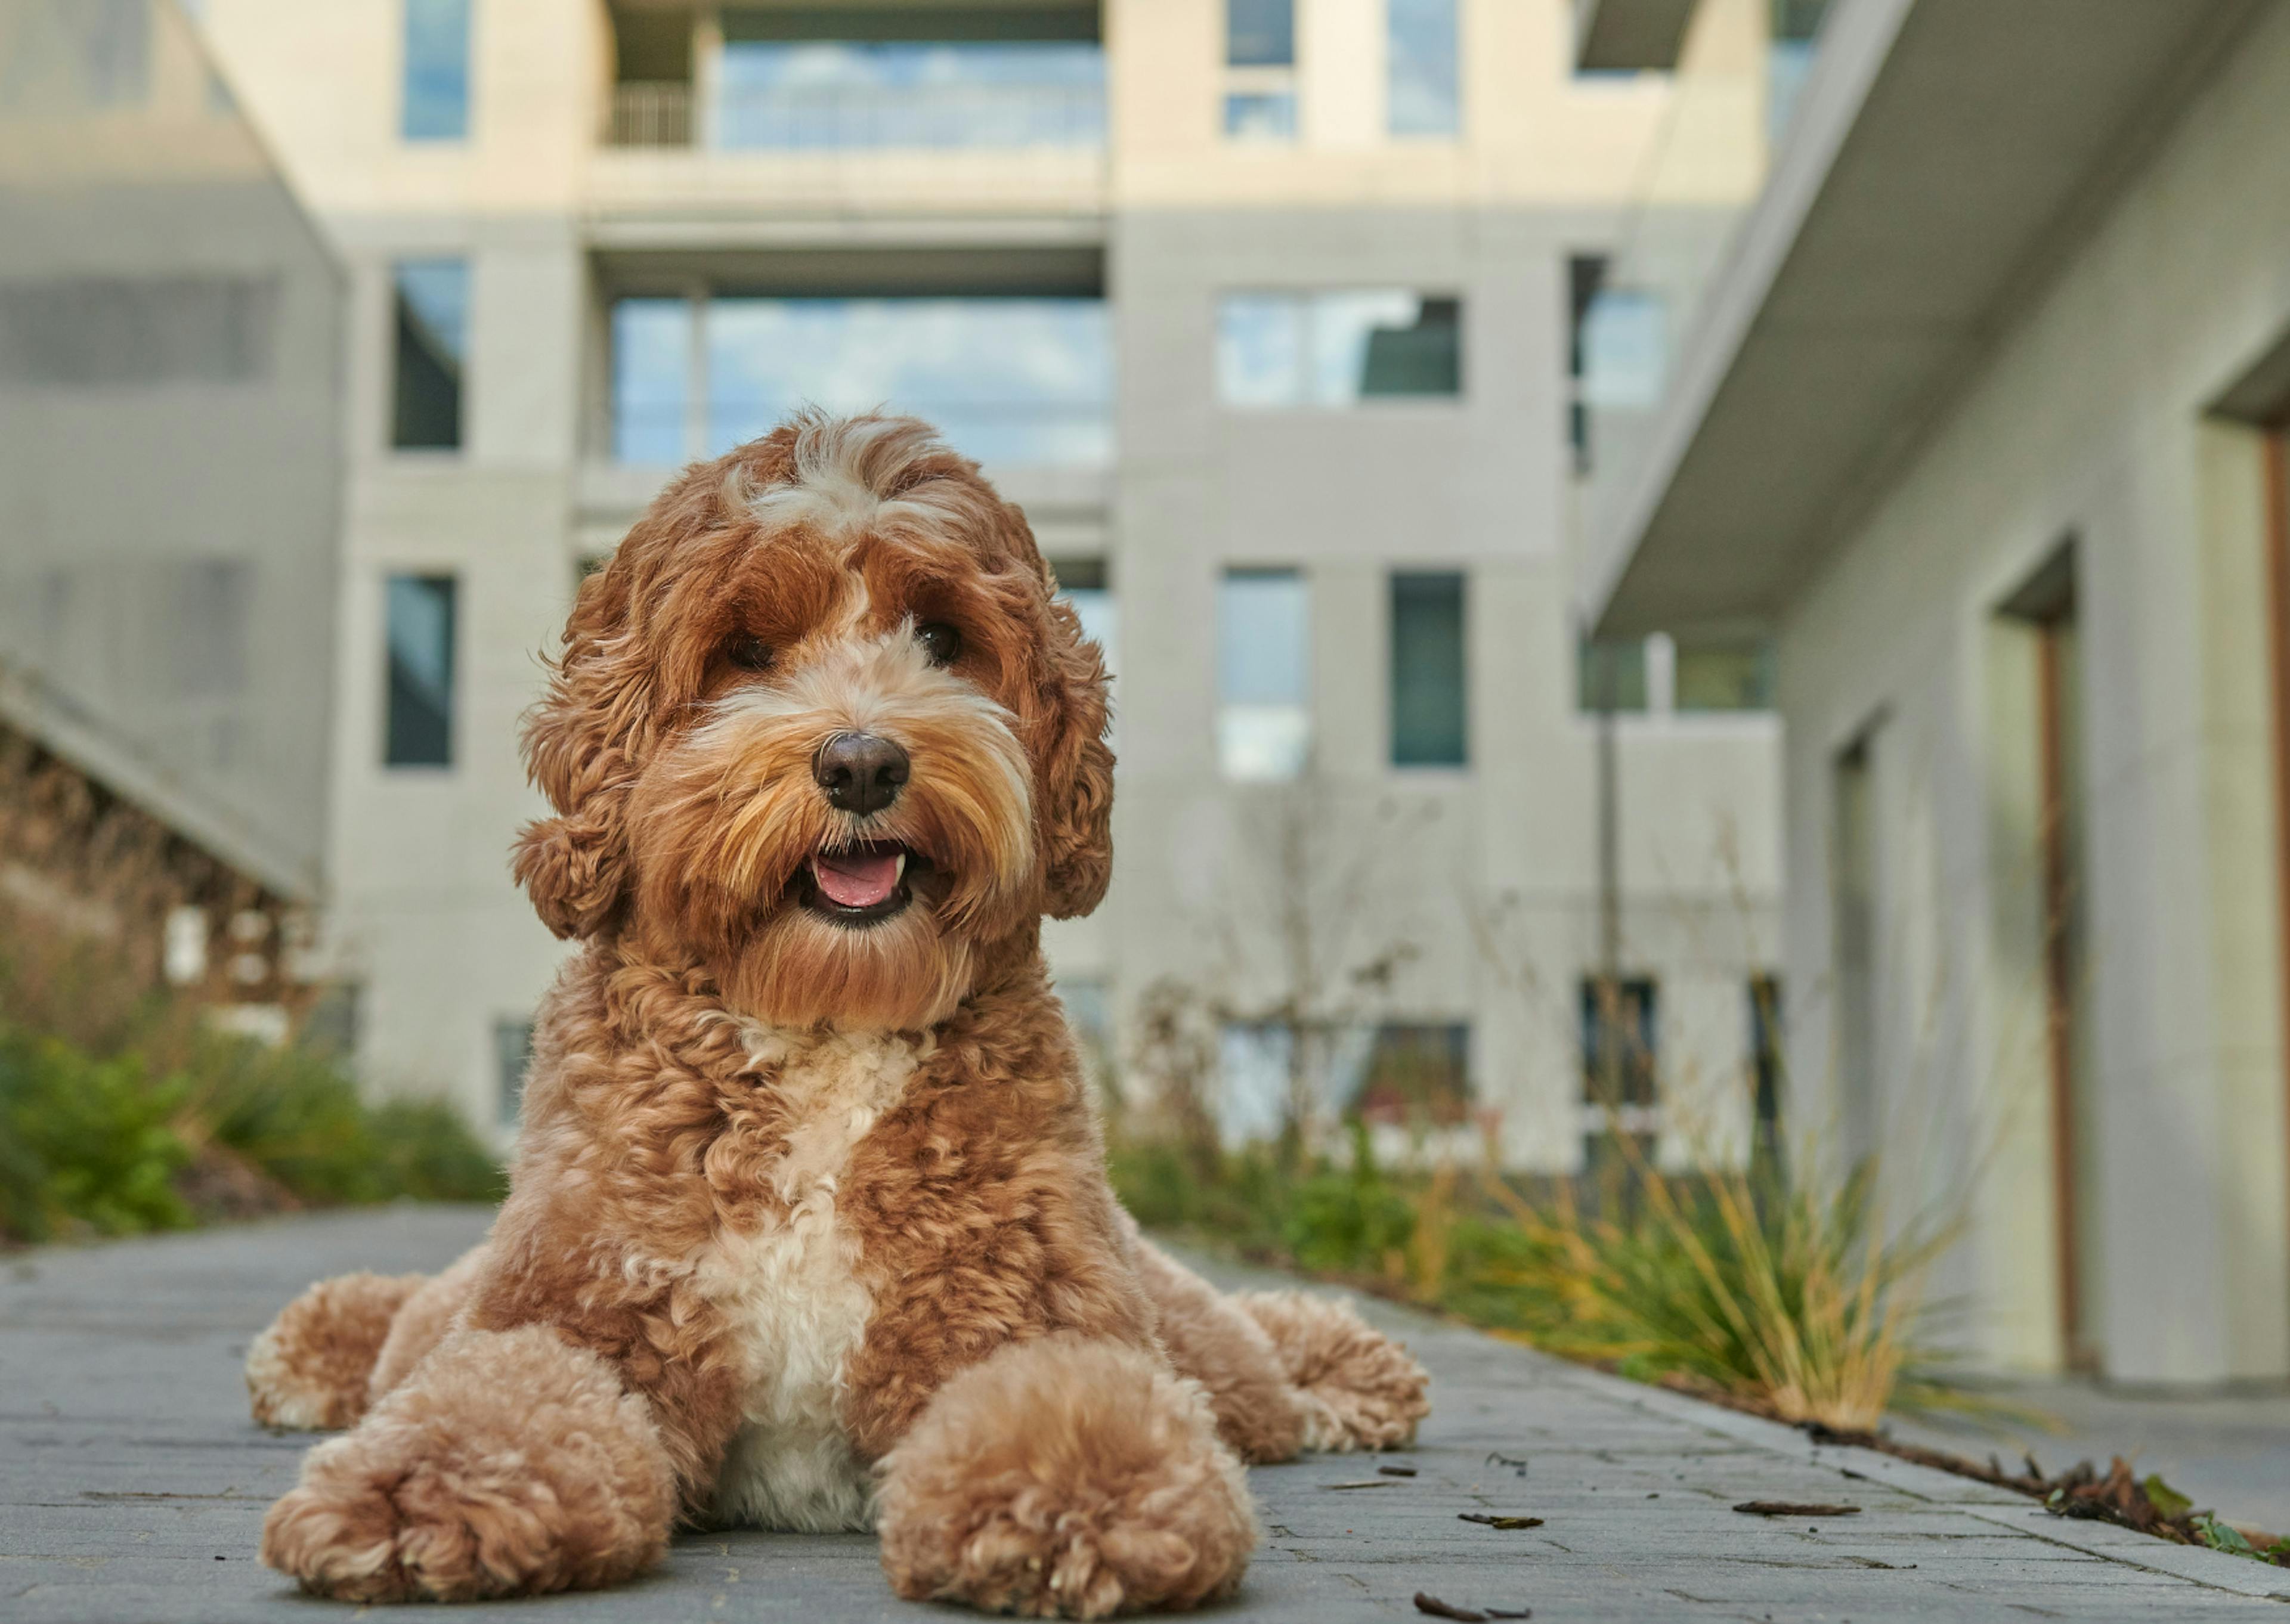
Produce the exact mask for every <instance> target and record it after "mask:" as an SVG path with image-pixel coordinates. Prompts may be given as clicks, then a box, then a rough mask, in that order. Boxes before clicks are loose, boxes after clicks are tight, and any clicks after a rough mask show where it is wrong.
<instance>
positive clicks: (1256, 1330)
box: [1129, 1230, 1308, 1464]
mask: <svg viewBox="0 0 2290 1624" xmlns="http://www.w3.org/2000/svg"><path fill="white" fill-rule="evenodd" d="M1129 1240H1130V1245H1131V1247H1132V1248H1133V1253H1132V1255H1133V1261H1134V1262H1135V1264H1136V1268H1137V1279H1138V1283H1139V1284H1141V1285H1142V1286H1143V1287H1144V1288H1145V1295H1146V1296H1147V1297H1149V1298H1150V1299H1151V1300H1152V1302H1153V1308H1154V1311H1155V1313H1156V1315H1157V1317H1158V1319H1159V1330H1160V1332H1161V1341H1162V1345H1163V1346H1164V1347H1165V1348H1168V1350H1169V1360H1170V1363H1171V1364H1174V1365H1175V1366H1176V1367H1177V1372H1178V1373H1179V1374H1180V1375H1184V1376H1190V1377H1191V1378H1192V1379H1193V1380H1196V1381H1197V1382H1199V1383H1200V1384H1201V1386H1202V1387H1204V1388H1207V1389H1208V1395H1209V1404H1210V1407H1211V1408H1212V1409H1213V1410H1214V1411H1215V1412H1216V1420H1217V1433H1218V1435H1219V1436H1221V1437H1222V1438H1223V1439H1224V1441H1225V1442H1226V1443H1227V1444H1230V1445H1232V1447H1233V1449H1234V1450H1235V1451H1236V1452H1237V1453H1238V1454H1239V1456H1240V1458H1241V1459H1242V1460H1246V1461H1249V1462H1250V1463H1252V1464H1261V1463H1263V1462H1268V1461H1274V1460H1294V1459H1295V1458H1296V1454H1297V1452H1298V1451H1300V1450H1301V1449H1302V1448H1303V1447H1304V1439H1305V1433H1306V1427H1307V1420H1308V1412H1307V1407H1306V1405H1305V1404H1303V1402H1302V1400H1301V1396H1300V1395H1299V1394H1298V1393H1297V1391H1296V1389H1295V1388H1293V1387H1292V1386H1291V1385H1290V1384H1289V1380H1288V1377H1287V1373H1286V1372H1285V1371H1284V1370H1283V1369H1282V1368H1281V1364H1280V1355H1279V1353H1278V1351H1277V1349H1276V1348H1274V1347H1273V1345H1272V1339H1271V1338H1270V1337H1269V1336H1268V1335H1266V1334H1265V1332H1264V1327H1262V1326H1261V1325H1260V1324H1257V1323H1256V1322H1255V1321H1254V1320H1253V1319H1252V1318H1250V1317H1249V1316H1248V1315H1247V1314H1246V1313H1245V1312H1244V1311H1243V1310H1242V1309H1241V1308H1240V1307H1239V1305H1238V1304H1237V1303H1235V1302H1234V1301H1233V1300H1232V1299H1231V1298H1229V1297H1227V1296H1226V1295H1225V1294H1224V1293H1223V1292H1220V1291H1218V1290H1217V1289H1216V1287H1214V1286H1213V1285H1211V1284H1209V1283H1208V1282H1207V1281H1205V1280H1204V1279H1202V1278H1201V1277H1200V1276H1198V1275H1197V1274H1195V1273H1193V1271H1192V1270H1191V1269H1189V1268H1186V1267H1185V1266H1184V1265H1183V1264H1181V1263H1180V1262H1178V1261H1177V1260H1175V1259H1174V1258H1173V1257H1171V1256H1170V1255H1169V1254H1168V1253H1167V1252H1163V1251H1162V1250H1161V1249H1160V1248H1159V1247H1158V1246H1156V1245H1155V1244H1153V1243H1152V1242H1150V1241H1149V1240H1147V1239H1146V1238H1145V1237H1144V1236H1142V1235H1140V1234H1137V1233H1135V1232H1134V1230H1132V1232H1131V1235H1130V1237H1129Z"/></svg>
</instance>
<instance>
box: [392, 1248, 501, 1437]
mask: <svg viewBox="0 0 2290 1624" xmlns="http://www.w3.org/2000/svg"><path fill="white" fill-rule="evenodd" d="M485 1258H486V1249H485V1246H484V1244H482V1243H480V1244H477V1245H475V1246H472V1247H470V1248H469V1250H468V1251H467V1252H463V1253H462V1254H461V1255H460V1257H459V1258H457V1259H455V1260H453V1262H452V1264H451V1265H449V1266H448V1267H447V1268H444V1269H443V1270H441V1271H440V1272H438V1273H436V1274H435V1275H432V1276H429V1278H428V1279H427V1280H424V1281H423V1282H422V1283H421V1286H420V1290H418V1291H416V1292H414V1293H413V1294H412V1296H410V1297H408V1298H407V1299H406V1300H405V1301H404V1304H403V1305H402V1306H401V1307H400V1308H398V1310H397V1317H396V1319H394V1320H392V1321H391V1322H390V1326H389V1335H388V1339H387V1340H384V1341H383V1343H382V1345H381V1352H380V1355H379V1356H377V1357H376V1358H375V1360H374V1362H373V1374H372V1377H370V1378H369V1379H368V1380H367V1382H366V1395H367V1400H368V1402H369V1403H371V1402H372V1400H374V1399H378V1398H380V1396H382V1395H383V1394H385V1393H387V1392H388V1391H389V1390H390V1389H391V1388H394V1387H396V1386H397V1385H398V1384H399V1383H401V1382H403V1381H404V1380H405V1379H406V1378H407V1377H408V1376H410V1375H412V1373H413V1367H414V1366H415V1365H417V1364H420V1363H421V1361H422V1360H423V1359H424V1358H426V1357H428V1353H429V1350H430V1349H431V1348H435V1347H436V1346H437V1344H438V1343H439V1342H442V1341H443V1340H445V1333H446V1332H448V1331H450V1330H452V1327H453V1322H454V1320H455V1319H456V1318H458V1317H459V1316H460V1312H461V1310H462V1309H463V1308H466V1307H467V1306H468V1300H469V1298H470V1296H471V1294H472V1293H473V1292H475V1291H476V1284H477V1279H478V1276H480V1275H481V1274H482V1273H483V1271H484V1267H485Z"/></svg>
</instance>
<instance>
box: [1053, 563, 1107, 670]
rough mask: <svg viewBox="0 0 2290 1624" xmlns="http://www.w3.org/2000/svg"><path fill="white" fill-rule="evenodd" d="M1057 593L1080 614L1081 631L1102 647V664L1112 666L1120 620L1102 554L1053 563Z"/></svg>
mask: <svg viewBox="0 0 2290 1624" xmlns="http://www.w3.org/2000/svg"><path fill="white" fill-rule="evenodd" d="M1050 568H1051V570H1052V572H1053V573H1054V574H1055V575H1056V576H1057V578H1058V596H1060V597H1061V598H1063V599H1065V601H1066V602H1067V603H1069V604H1072V605H1073V608H1074V613H1075V614H1077V615H1078V616H1079V617H1080V618H1081V629H1082V635H1083V636H1086V637H1087V638H1089V639H1090V641H1091V642H1093V643H1094V644H1097V646H1098V647H1099V648H1101V649H1103V650H1104V651H1105V668H1106V669H1107V670H1108V671H1110V670H1112V669H1113V661H1114V653H1115V651H1116V650H1117V648H1118V647H1119V646H1120V642H1121V623H1120V620H1119V616H1118V614H1117V609H1116V605H1115V604H1114V600H1113V579H1112V576H1111V575H1110V574H1109V572H1108V571H1107V569H1106V565H1105V560H1104V559H1102V558H1064V559H1060V560H1057V561H1055V562H1054V563H1053V564H1051V566H1050Z"/></svg>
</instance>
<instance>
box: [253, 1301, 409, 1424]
mask: <svg viewBox="0 0 2290 1624" xmlns="http://www.w3.org/2000/svg"><path fill="white" fill-rule="evenodd" d="M423 1278H424V1277H423V1276H420V1275H364V1274H360V1275H340V1276H335V1277H334V1278H333V1279H332V1280H321V1281H319V1282H318V1283H317V1284H316V1285H314V1286H312V1287H311V1288H310V1289H309V1290H308V1291H307V1292H303V1293H302V1294H301V1295H300V1297H297V1298H296V1299H295V1300H293V1301H292V1302H290V1303H288V1304H287V1305H286V1307H285V1308H283V1309H282V1310H280V1312H279V1315H278V1317H277V1318H276V1319H274V1320H272V1321H271V1322H270V1324H269V1325H268V1327H267V1328H266V1329H265V1330H264V1331H263V1332H262V1334H261V1335H260V1336H258V1337H256V1338H255V1339H254V1340H253V1342H252V1344H251V1345H250V1346H249V1347H248V1348H247V1350H246V1390H247V1394H248V1396H249V1397H250V1398H251V1399H252V1403H253V1409H254V1419H255V1420H258V1421H260V1422H261V1423H262V1424H263V1425H264V1426H266V1427H293V1428H302V1429H305V1430H310V1431H332V1430H335V1429H338V1428H343V1427H348V1426H349V1425H350V1424H351V1423H353V1422H354V1421H356V1420H357V1419H358V1417H359V1416H361V1415H363V1414H364V1413H365V1407H366V1389H367V1382H368V1380H369V1379H370V1378H371V1376H372V1372H373V1369H374V1363H375V1361H376V1360H377V1359H378V1358H379V1357H380V1354H381V1348H382V1343H383V1341H384V1340H386V1339H387V1338H388V1335H389V1329H390V1325H391V1324H392V1322H393V1321H394V1320H395V1319H396V1316H397V1311H398V1309H399V1308H401V1307H403V1306H404V1302H405V1300H406V1299H408V1298H409V1297H412V1295H413V1294H414V1292H415V1291H416V1290H417V1289H418V1288H419V1287H420V1285H421V1284H422V1282H423Z"/></svg>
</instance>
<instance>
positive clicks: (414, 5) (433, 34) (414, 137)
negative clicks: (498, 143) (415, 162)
mask: <svg viewBox="0 0 2290 1624" xmlns="http://www.w3.org/2000/svg"><path fill="white" fill-rule="evenodd" d="M470 4H471V0H405V79H404V103H403V106H402V107H401V108H400V109H399V120H398V133H399V134H401V135H402V136H404V139H405V140H409V141H460V140H468V136H469V6H470Z"/></svg>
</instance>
